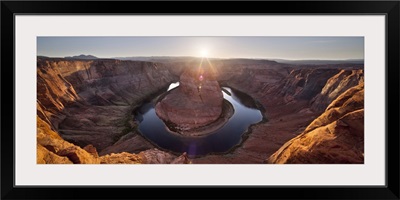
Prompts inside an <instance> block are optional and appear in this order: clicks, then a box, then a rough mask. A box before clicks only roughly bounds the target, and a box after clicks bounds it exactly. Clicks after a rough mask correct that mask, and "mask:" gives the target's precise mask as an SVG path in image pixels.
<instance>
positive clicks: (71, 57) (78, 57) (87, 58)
mask: <svg viewBox="0 0 400 200" xmlns="http://www.w3.org/2000/svg"><path fill="white" fill-rule="evenodd" d="M65 59H74V60H75V59H77V60H79V59H81V60H94V59H98V57H96V56H92V55H84V54H81V55H79V56H68V57H65Z"/></svg>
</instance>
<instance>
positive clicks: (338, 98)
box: [37, 57, 364, 164]
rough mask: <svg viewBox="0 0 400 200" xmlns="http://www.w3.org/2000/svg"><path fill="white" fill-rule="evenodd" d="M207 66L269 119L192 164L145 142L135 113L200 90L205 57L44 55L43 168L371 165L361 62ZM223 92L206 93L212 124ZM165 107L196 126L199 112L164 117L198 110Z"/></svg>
mask: <svg viewBox="0 0 400 200" xmlns="http://www.w3.org/2000/svg"><path fill="white" fill-rule="evenodd" d="M207 61H208V64H209V65H210V67H209V70H207V71H211V70H212V75H213V77H214V78H213V79H212V80H213V81H214V82H212V83H210V85H209V87H210V88H212V87H216V85H215V84H216V83H218V84H219V85H220V86H221V87H222V86H226V87H230V88H232V89H235V90H237V91H241V92H243V93H245V94H247V95H249V96H250V97H251V98H252V99H254V101H255V102H256V104H257V108H259V109H260V110H261V112H262V115H263V116H264V117H263V120H262V121H260V122H258V123H256V124H253V125H251V126H250V127H249V128H248V130H247V132H245V133H244V134H243V135H242V138H241V141H240V143H239V144H237V145H236V146H235V147H233V148H232V149H230V150H229V151H227V152H224V153H211V154H207V155H204V156H198V157H191V156H188V154H187V153H186V152H173V151H170V150H168V149H162V148H159V147H158V146H157V145H156V144H155V143H154V142H152V141H151V140H149V139H147V138H146V137H144V136H143V135H142V134H141V133H140V131H139V130H138V126H139V123H140V122H139V121H138V120H136V119H135V111H136V110H137V109H138V108H140V106H142V105H143V104H144V103H145V102H146V101H149V100H151V99H153V98H154V97H156V96H159V95H162V92H163V91H165V90H166V89H167V88H168V87H169V85H170V84H171V83H175V82H178V81H182V82H183V83H184V84H183V85H182V84H181V85H180V86H179V88H176V89H175V90H172V91H171V93H172V92H174V91H175V93H176V92H177V91H180V90H183V91H185V92H186V93H191V92H192V93H193V91H192V90H193V87H185V86H187V85H190V84H191V82H190V81H191V79H185V78H187V77H188V76H189V75H188V74H185V73H188V69H191V68H194V67H195V66H198V65H199V63H200V62H201V60H200V59H199V58H198V59H180V60H178V61H173V60H172V61H171V59H168V60H166V61H163V60H158V61H152V62H151V61H132V60H117V59H93V60H91V59H73V58H69V59H64V58H45V57H38V58H37V163H43V164H44V163H48V164H51V163H54V164H62V163H65V164H72V163H74V164H84V163H87V164H117V163H125V164H188V163H192V164H196V163H199V164H201V163H203V164H212V163H219V164H222V163H226V164H234V163H246V164H248V163H255V164H261V163H270V164H275V163H363V162H364V151H363V147H364V134H363V133H364V124H363V117H364V110H363V107H364V104H363V103H364V96H363V91H364V87H363V86H364V82H363V80H364V78H363V76H364V70H363V65H362V64H335V65H333V64H329V65H322V64H319V65H306V66H305V65H304V66H303V65H294V64H282V63H278V62H275V61H269V60H251V59H210V60H207ZM204 62H206V61H204ZM196 77H197V76H196ZM185 81H186V82H185ZM216 89H217V90H219V89H220V88H216ZM211 91H215V90H211ZM194 92H196V90H194ZM219 94H221V95H222V92H220V93H215V95H213V94H212V93H211V94H210V92H206V93H205V94H203V95H202V96H207V98H206V100H207V99H209V100H210V101H211V104H210V105H211V107H210V108H207V109H205V110H204V112H206V113H205V114H204V115H203V116H212V117H211V119H207V120H208V121H214V120H215V118H216V116H219V115H220V113H221V112H222V111H221V110H218V109H216V110H212V107H213V106H214V104H213V103H216V104H215V105H218V106H220V105H221V104H222V99H221V96H219ZM196 95H197V94H196ZM186 96H187V95H186ZM189 97H191V99H194V98H195V96H193V95H192V96H189ZM196 98H197V96H196ZM178 99H182V98H178ZM164 100H165V99H164ZM197 100H198V99H197ZM194 101H196V100H194ZM175 102H176V101H175ZM241 103H242V104H244V105H246V104H250V103H249V102H246V101H242V102H241ZM158 105H159V107H164V108H163V109H162V111H159V113H158V114H159V116H160V117H161V118H164V119H170V121H173V120H179V121H182V120H187V121H188V122H191V121H193V118H191V117H192V116H190V115H181V114H179V115H178V116H176V117H175V119H171V117H170V116H171V115H168V116H164V117H163V115H165V113H166V112H170V113H180V112H182V113H185V112H187V108H189V107H190V106H189V105H191V104H188V105H183V104H182V103H178V105H179V106H180V107H179V108H180V109H178V110H177V109H176V108H177V106H176V105H174V104H173V103H171V102H169V103H168V102H163V101H160V102H159V104H158ZM170 105H174V106H170ZM200 107H201V106H200ZM249 107H250V105H249ZM191 108H192V109H193V108H195V107H191ZM199 109H200V108H199ZM203 109H204V108H203ZM210 112H211V115H210ZM199 113H200V111H199ZM182 116H184V117H182ZM207 120H206V122H207V123H208V121H207ZM186 124H189V125H190V126H193V125H192V124H191V123H186Z"/></svg>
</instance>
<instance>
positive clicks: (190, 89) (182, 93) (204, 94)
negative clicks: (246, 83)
mask: <svg viewBox="0 0 400 200" xmlns="http://www.w3.org/2000/svg"><path fill="white" fill-rule="evenodd" d="M179 82H180V85H179V87H178V88H177V89H175V90H173V91H171V92H170V93H169V94H167V95H166V96H165V97H163V98H162V100H161V101H160V102H158V103H157V104H156V113H157V115H158V116H159V117H160V118H161V119H163V120H164V121H165V122H166V123H170V127H171V126H172V127H173V130H176V131H178V132H181V133H183V134H184V133H185V131H188V130H191V129H195V128H198V127H202V126H206V125H209V124H211V123H213V122H214V121H216V120H217V119H218V118H219V117H220V116H221V113H222V108H223V106H222V104H223V95H222V91H221V88H220V86H219V84H218V82H217V81H216V79H215V77H214V75H213V74H212V73H211V72H210V69H203V68H200V69H199V70H197V69H188V70H186V71H185V72H184V73H183V74H182V75H181V76H180V81H179Z"/></svg>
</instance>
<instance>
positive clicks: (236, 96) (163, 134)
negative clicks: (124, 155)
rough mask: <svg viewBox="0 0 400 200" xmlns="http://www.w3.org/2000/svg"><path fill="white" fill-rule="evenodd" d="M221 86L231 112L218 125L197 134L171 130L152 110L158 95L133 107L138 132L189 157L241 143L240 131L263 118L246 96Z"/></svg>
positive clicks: (170, 87)
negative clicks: (226, 119)
mask: <svg viewBox="0 0 400 200" xmlns="http://www.w3.org/2000/svg"><path fill="white" fill-rule="evenodd" d="M176 87H179V83H178V82H177V83H172V84H171V85H170V86H169V88H168V90H167V91H169V90H172V89H174V88H176ZM222 88H223V92H222V93H223V96H224V99H225V100H227V101H229V102H230V103H231V104H232V106H233V108H234V114H233V116H232V117H231V118H230V119H229V120H228V122H227V123H226V124H224V125H223V126H222V127H221V128H219V129H217V130H214V131H212V132H210V133H209V134H207V135H205V136H199V137H196V136H193V137H186V136H180V135H178V134H176V133H171V132H170V131H169V130H168V128H167V127H166V125H165V124H164V122H163V121H162V120H161V119H160V118H158V116H157V115H156V112H155V109H154V107H155V104H156V102H157V99H158V98H159V97H160V96H161V95H162V94H161V95H159V96H157V97H155V98H153V99H151V100H150V101H147V102H144V103H143V105H142V106H141V107H139V108H138V109H136V111H135V113H134V114H135V119H136V120H137V121H139V127H138V129H139V131H140V133H141V134H142V135H143V136H144V137H145V138H147V139H148V140H150V141H152V143H153V144H155V145H157V146H158V147H159V148H161V149H164V150H168V151H172V152H176V153H182V152H187V154H188V156H189V157H197V156H203V155H207V154H211V153H224V152H227V151H229V150H230V149H232V148H233V147H235V146H236V145H239V144H240V143H241V141H242V136H243V134H244V133H246V132H247V131H248V128H249V127H250V126H251V125H252V124H256V123H258V122H260V121H262V119H263V115H262V113H261V111H260V110H259V109H258V107H257V104H256V102H255V101H254V100H253V99H252V98H251V97H250V96H249V95H247V94H245V93H243V92H240V91H237V90H233V89H231V88H229V87H222ZM224 90H225V91H224ZM167 91H166V92H167Z"/></svg>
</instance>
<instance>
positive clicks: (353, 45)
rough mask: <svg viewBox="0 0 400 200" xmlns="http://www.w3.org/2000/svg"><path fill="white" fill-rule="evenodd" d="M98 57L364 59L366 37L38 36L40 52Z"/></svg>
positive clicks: (44, 54)
mask: <svg viewBox="0 0 400 200" xmlns="http://www.w3.org/2000/svg"><path fill="white" fill-rule="evenodd" d="M81 54H85V55H89V54H90V55H94V56H97V57H99V58H113V57H131V56H195V57H203V56H207V57H210V58H258V59H272V58H275V59H287V60H310V59H311V60H346V59H364V37H271V36H265V37H258V36H257V37H255V36H237V37H222V36H221V37H170V36H168V37H152V36H149V37H38V38H37V55H40V56H48V57H66V56H75V55H81Z"/></svg>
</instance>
